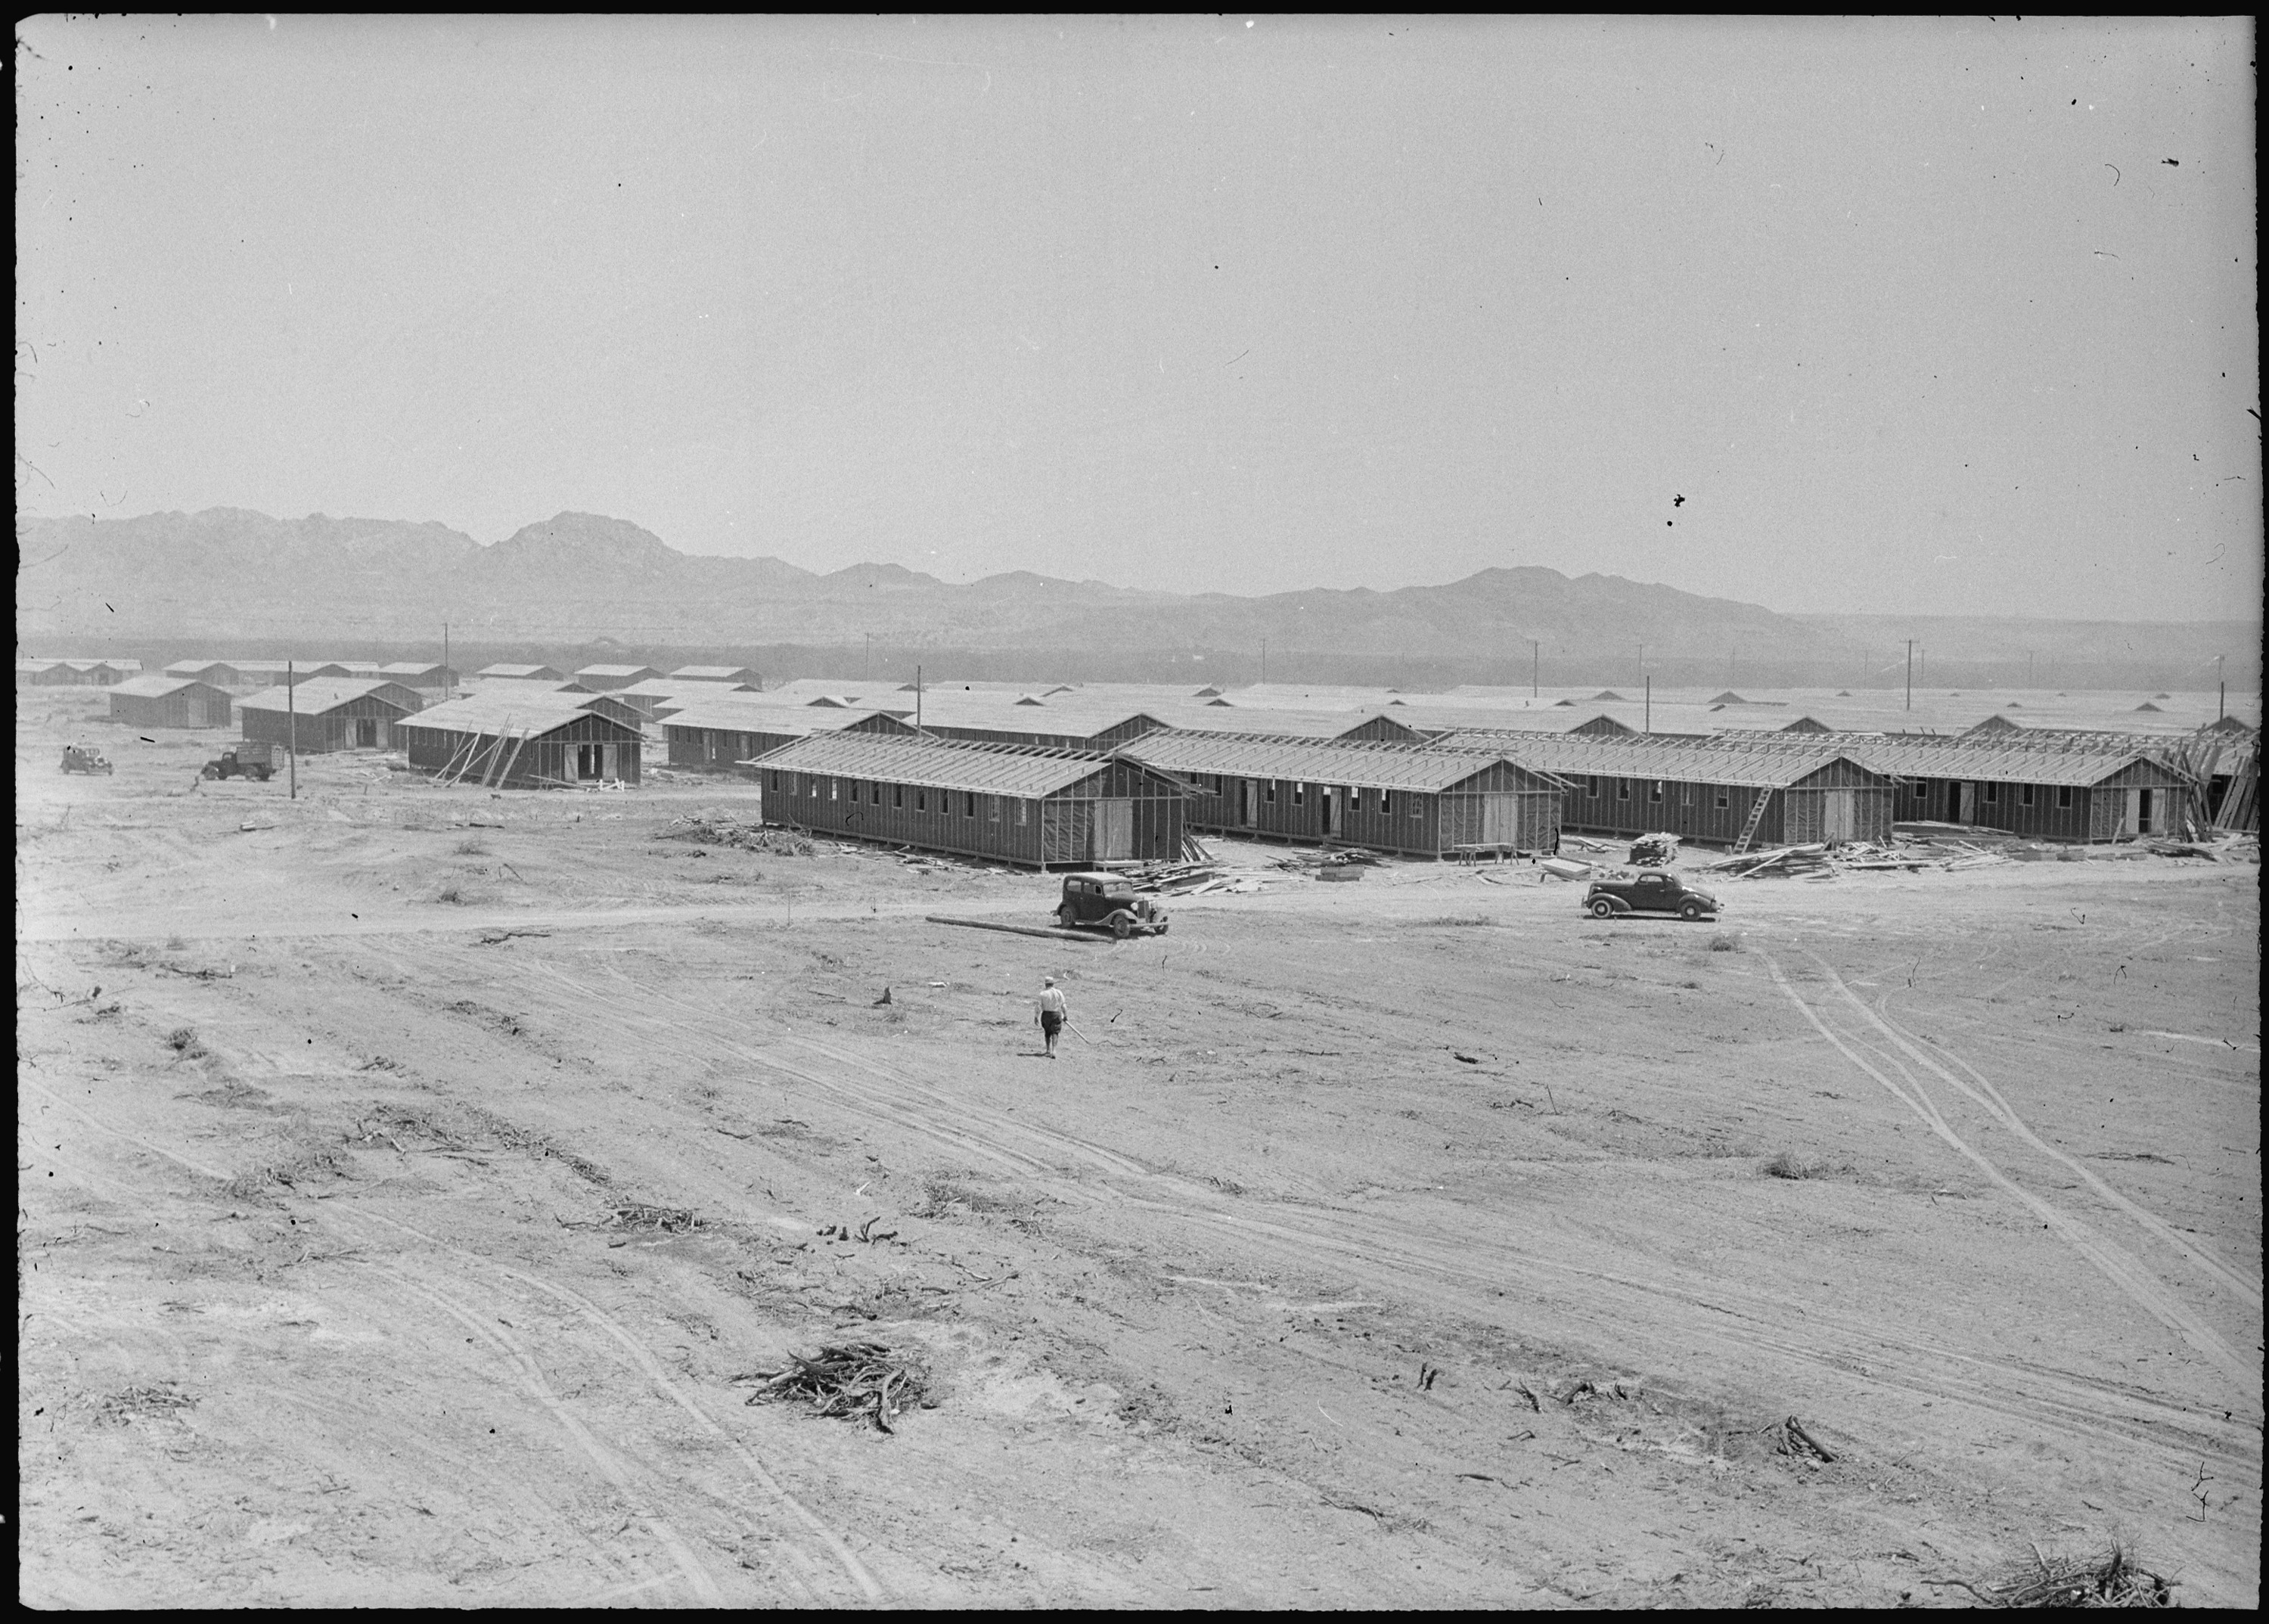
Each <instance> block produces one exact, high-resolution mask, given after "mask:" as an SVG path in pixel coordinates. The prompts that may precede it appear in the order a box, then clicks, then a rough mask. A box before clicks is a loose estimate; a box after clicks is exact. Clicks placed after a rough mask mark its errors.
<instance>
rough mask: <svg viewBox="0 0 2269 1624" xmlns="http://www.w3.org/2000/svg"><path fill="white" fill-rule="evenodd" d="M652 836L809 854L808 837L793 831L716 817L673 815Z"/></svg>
mask: <svg viewBox="0 0 2269 1624" xmlns="http://www.w3.org/2000/svg"><path fill="white" fill-rule="evenodd" d="M654 838H655V839H657V840H690V841H692V842H694V843H695V844H697V845H721V846H727V847H730V848H731V849H733V850H735V851H741V852H771V853H776V854H778V855H780V856H783V857H809V856H810V855H811V853H812V845H811V841H810V839H809V837H807V836H804V835H801V834H798V833H796V832H795V830H790V829H773V828H771V827H768V826H767V825H765V824H763V823H745V822H742V821H740V820H737V819H735V818H731V817H726V816H700V815H695V816H685V817H674V818H672V819H670V820H669V823H668V825H667V826H665V827H663V828H661V829H660V830H656V831H655V832H654Z"/></svg>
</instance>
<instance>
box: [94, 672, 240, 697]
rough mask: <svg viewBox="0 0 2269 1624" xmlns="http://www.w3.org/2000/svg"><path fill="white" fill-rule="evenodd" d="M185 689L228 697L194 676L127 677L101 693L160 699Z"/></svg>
mask: <svg viewBox="0 0 2269 1624" xmlns="http://www.w3.org/2000/svg"><path fill="white" fill-rule="evenodd" d="M187 688H201V689H203V690H204V691H205V692H206V693H209V694H211V695H212V696H213V697H214V698H218V699H225V698H228V697H229V696H228V693H227V691H226V690H223V689H219V688H216V687H214V686H213V685H212V684H211V683H207V682H203V681H201V680H199V679H198V678H196V677H194V676H129V677H128V678H127V679H126V680H125V681H124V682H122V683H112V684H111V685H110V686H109V687H107V688H106V689H104V690H102V691H103V692H105V693H107V694H108V695H110V696H111V697H112V698H127V699H162V698H165V697H166V695H167V694H177V693H180V692H181V690H184V689H187Z"/></svg>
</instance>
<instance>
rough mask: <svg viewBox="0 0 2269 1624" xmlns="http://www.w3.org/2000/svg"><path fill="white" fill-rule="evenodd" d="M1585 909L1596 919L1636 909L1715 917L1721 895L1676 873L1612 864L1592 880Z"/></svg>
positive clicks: (1641, 911)
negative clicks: (1698, 888) (1620, 866)
mask: <svg viewBox="0 0 2269 1624" xmlns="http://www.w3.org/2000/svg"><path fill="white" fill-rule="evenodd" d="M1584 907H1585V911H1586V912H1589V913H1590V914H1591V916H1592V917H1593V919H1618V918H1621V917H1622V916H1624V915H1626V914H1632V913H1672V914H1676V915H1677V916H1678V917H1679V918H1680V919H1712V918H1715V917H1716V915H1717V912H1718V899H1717V898H1716V897H1712V896H1711V895H1710V893H1709V892H1707V891H1704V890H1697V889H1696V888H1695V887H1693V886H1691V885H1689V884H1687V883H1686V882H1685V881H1683V880H1681V879H1680V878H1679V877H1678V876H1677V875H1674V874H1664V873H1662V872H1660V871H1659V870H1656V869H1650V870H1648V871H1647V872H1645V873H1644V874H1641V873H1638V872H1637V871H1636V870H1633V869H1630V868H1611V869H1609V870H1608V872H1607V873H1605V874H1603V875H1600V877H1599V878H1598V879H1596V880H1593V882H1592V886H1591V889H1590V890H1587V891H1585V893H1584Z"/></svg>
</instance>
